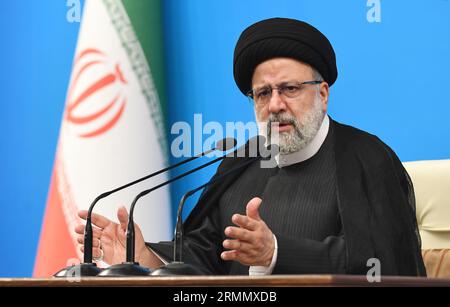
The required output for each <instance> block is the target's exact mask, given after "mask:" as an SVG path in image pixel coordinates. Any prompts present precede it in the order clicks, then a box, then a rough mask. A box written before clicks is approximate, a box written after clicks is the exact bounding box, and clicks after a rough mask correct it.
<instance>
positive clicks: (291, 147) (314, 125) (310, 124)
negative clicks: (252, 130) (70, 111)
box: [267, 97, 325, 155]
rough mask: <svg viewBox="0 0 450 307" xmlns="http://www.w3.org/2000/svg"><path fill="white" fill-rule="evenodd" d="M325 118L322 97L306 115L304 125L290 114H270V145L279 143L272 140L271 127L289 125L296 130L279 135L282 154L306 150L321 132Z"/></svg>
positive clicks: (268, 130) (268, 126) (268, 136)
mask: <svg viewBox="0 0 450 307" xmlns="http://www.w3.org/2000/svg"><path fill="white" fill-rule="evenodd" d="M324 116H325V112H323V110H322V105H321V101H320V97H316V99H315V100H314V105H313V108H312V109H311V110H310V111H309V112H308V113H306V114H304V116H303V120H302V123H300V122H299V121H298V119H297V118H296V117H295V116H293V115H290V114H288V113H277V114H274V113H272V114H270V116H269V119H268V121H267V138H268V140H269V142H270V143H269V144H272V143H273V142H272V141H274V142H275V143H277V142H276V140H272V131H271V130H272V129H271V126H272V125H273V124H278V123H288V124H292V126H293V128H294V129H292V130H291V131H287V132H280V133H279V135H278V146H279V151H280V154H281V155H286V154H290V153H293V152H297V151H299V150H301V149H303V148H305V147H306V146H307V145H308V144H309V143H310V142H311V141H312V139H314V137H315V136H316V134H317V132H318V131H319V129H320V126H321V125H322V122H323V118H324ZM275 139H276V136H275Z"/></svg>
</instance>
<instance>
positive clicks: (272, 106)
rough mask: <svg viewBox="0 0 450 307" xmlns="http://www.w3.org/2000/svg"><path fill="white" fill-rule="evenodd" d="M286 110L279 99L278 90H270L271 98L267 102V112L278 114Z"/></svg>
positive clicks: (282, 101)
mask: <svg viewBox="0 0 450 307" xmlns="http://www.w3.org/2000/svg"><path fill="white" fill-rule="evenodd" d="M284 110H286V103H285V102H284V100H283V97H281V95H280V93H279V92H278V90H276V89H274V90H272V96H271V97H270V100H269V112H270V113H279V112H280V111H284Z"/></svg>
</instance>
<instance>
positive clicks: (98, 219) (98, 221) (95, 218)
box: [78, 210, 111, 228]
mask: <svg viewBox="0 0 450 307" xmlns="http://www.w3.org/2000/svg"><path fill="white" fill-rule="evenodd" d="M87 213H88V212H87V211H86V210H80V211H78V216H79V217H81V218H82V219H83V220H85V219H87ZM91 219H92V223H93V224H94V225H95V226H97V227H100V228H105V227H106V226H108V225H109V223H111V221H110V220H108V219H107V218H106V217H104V216H103V215H100V214H96V213H93V214H92V216H91Z"/></svg>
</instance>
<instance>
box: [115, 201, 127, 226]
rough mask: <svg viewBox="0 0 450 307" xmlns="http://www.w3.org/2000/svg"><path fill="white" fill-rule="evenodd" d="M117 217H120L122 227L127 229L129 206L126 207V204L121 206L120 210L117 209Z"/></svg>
mask: <svg viewBox="0 0 450 307" xmlns="http://www.w3.org/2000/svg"><path fill="white" fill-rule="evenodd" d="M117 218H118V219H119V223H120V227H121V228H122V229H123V230H124V231H125V230H127V225H128V212H127V208H125V207H124V206H122V207H120V208H119V210H117Z"/></svg>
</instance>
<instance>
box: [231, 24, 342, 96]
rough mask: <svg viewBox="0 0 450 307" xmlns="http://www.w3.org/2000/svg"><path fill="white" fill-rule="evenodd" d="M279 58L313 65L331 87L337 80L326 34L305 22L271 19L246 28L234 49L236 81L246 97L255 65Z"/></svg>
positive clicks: (334, 62)
mask: <svg viewBox="0 0 450 307" xmlns="http://www.w3.org/2000/svg"><path fill="white" fill-rule="evenodd" d="M276 57H286V58H293V59H295V60H299V61H301V62H304V63H307V64H309V65H311V66H312V67H313V68H315V69H316V70H317V71H318V72H319V73H320V74H321V75H322V77H323V78H324V80H325V81H326V82H327V83H328V84H329V85H330V86H331V85H332V84H333V83H334V82H335V81H336V78H337V67H336V56H335V54H334V50H333V47H332V46H331V43H330V42H329V40H328V39H327V38H326V37H325V35H323V34H322V33H321V32H320V31H319V30H317V29H316V28H314V27H313V26H311V25H310V24H307V23H305V22H303V21H299V20H295V19H288V18H271V19H266V20H262V21H259V22H257V23H255V24H253V25H251V26H250V27H248V28H247V29H245V30H244V32H242V34H241V36H240V37H239V40H238V42H237V44H236V48H235V49H234V64H233V73H234V80H235V81H236V84H237V86H238V87H239V89H240V90H241V92H242V93H243V94H244V95H245V94H247V92H248V91H249V90H251V87H252V78H253V73H254V71H255V68H256V66H258V65H259V64H261V63H262V62H264V61H267V60H269V59H272V58H276Z"/></svg>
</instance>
